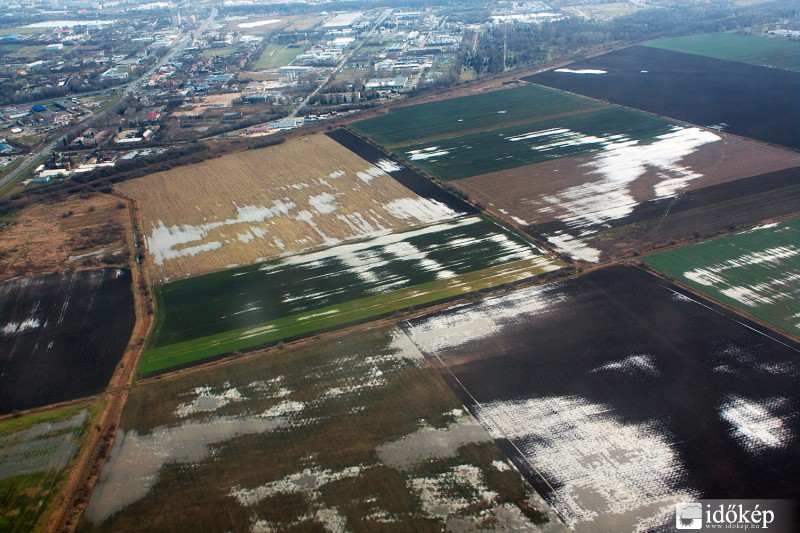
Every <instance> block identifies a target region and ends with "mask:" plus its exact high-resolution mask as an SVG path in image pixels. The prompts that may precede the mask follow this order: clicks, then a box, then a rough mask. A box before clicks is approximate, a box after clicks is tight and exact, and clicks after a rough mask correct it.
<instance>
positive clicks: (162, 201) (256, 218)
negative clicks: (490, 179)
mask: <svg viewBox="0 0 800 533" xmlns="http://www.w3.org/2000/svg"><path fill="white" fill-rule="evenodd" d="M387 163H388V161H387ZM379 164H380V162H379ZM389 170H390V171H391V170H392V169H391V168H389ZM397 170H399V168H397ZM118 189H119V190H120V191H121V192H122V193H124V194H126V195H130V196H132V197H134V198H135V199H136V200H137V201H138V202H139V203H140V205H141V211H142V215H143V227H142V230H143V233H144V235H145V237H146V238H147V245H148V250H149V252H150V254H149V260H150V261H151V262H152V264H153V265H154V267H155V268H154V269H153V272H154V275H155V277H156V278H157V279H158V280H160V281H166V280H169V279H175V278H180V277H186V276H191V275H196V274H202V273H207V272H211V271H216V270H221V269H224V268H228V267H230V266H232V265H244V264H249V263H253V262H257V261H261V260H268V259H271V258H275V257H278V256H281V255H285V254H289V253H293V252H298V251H301V250H308V249H312V248H318V247H321V246H331V245H334V244H338V243H340V242H342V241H346V240H351V239H358V238H364V237H367V236H369V235H374V234H377V233H379V232H385V231H392V230H396V229H404V228H410V227H414V226H417V225H420V224H425V223H430V222H434V221H437V220H443V219H447V218H451V217H452V216H453V214H454V212H453V211H452V210H450V209H449V208H447V207H445V206H443V205H442V204H440V203H434V202H431V201H430V200H426V199H423V198H421V197H420V196H419V195H417V194H415V193H413V192H412V191H410V190H408V189H407V188H405V187H404V186H402V185H401V184H400V183H398V182H397V181H396V180H394V179H392V177H391V176H389V175H388V174H387V173H386V172H384V171H382V170H381V169H380V168H378V167H377V166H374V165H372V164H370V163H369V162H367V161H365V160H364V159H362V158H360V157H359V156H357V155H356V154H354V153H353V152H351V151H350V150H347V149H346V148H344V147H343V146H341V145H340V144H339V143H337V142H335V141H333V140H332V139H330V138H328V137H327V136H325V135H313V136H307V137H302V138H297V139H291V140H289V141H287V142H285V143H283V144H280V145H277V146H272V147H269V148H264V149H260V150H249V151H245V152H240V153H237V154H233V155H230V156H225V157H222V158H219V159H215V160H211V161H208V162H205V163H202V164H199V165H191V166H185V167H181V168H176V169H173V170H170V171H167V172H160V173H157V174H152V175H150V176H146V177H144V178H141V179H137V180H133V181H130V182H126V183H123V184H121V185H119V186H118Z"/></svg>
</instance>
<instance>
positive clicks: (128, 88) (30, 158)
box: [0, 8, 217, 188]
mask: <svg viewBox="0 0 800 533" xmlns="http://www.w3.org/2000/svg"><path fill="white" fill-rule="evenodd" d="M216 18H217V9H216V8H213V9H212V10H211V14H210V15H209V17H208V18H207V19H206V20H205V21H204V22H203V23H202V24H201V25H200V27H199V28H198V29H197V34H198V35H202V34H203V33H204V32H205V31H206V29H207V28H208V27H209V26H210V25H211V24H212V23H213V22H214V20H215V19H216ZM189 42H190V39H189V37H188V36H181V37H180V38H179V39H178V41H177V42H176V43H175V44H174V45H172V49H171V50H170V51H169V52H168V53H167V54H166V55H164V57H162V58H161V59H159V60H158V61H157V62H156V63H155V64H154V65H153V66H152V67H150V69H149V70H147V72H145V73H144V74H142V75H141V76H139V77H138V78H136V79H135V80H133V81H132V82H130V83H128V84H126V85H123V86H122V87H120V88H119V89H121V91H120V92H119V95H118V96H117V99H116V101H115V102H114V103H116V102H119V101H121V100H123V99H125V98H127V97H128V96H130V95H131V94H133V93H134V92H135V91H137V90H139V89H141V88H142V86H143V85H144V84H145V82H146V81H147V80H148V79H149V78H150V76H151V75H152V74H153V73H154V72H155V71H156V70H158V69H159V68H161V67H162V66H164V65H165V64H167V63H169V62H170V61H172V59H173V58H174V57H175V56H176V55H178V54H179V53H181V52H183V50H184V49H185V48H186V45H187V44H189ZM112 107H113V104H112V105H110V106H109V107H108V108H106V109H105V110H104V111H101V112H100V113H99V114H97V115H95V114H91V115H89V116H88V117H86V118H85V119H84V120H82V121H80V122H78V123H77V124H75V125H74V127H76V128H77V127H79V126H81V125H82V124H85V123H87V122H89V121H91V120H95V119H97V118H100V117H102V116H103V114H105V113H109V112H110V109H111V108H112ZM61 137H62V135H57V136H56V138H55V139H54V140H51V141H50V142H49V143H47V144H46V145H44V146H43V147H41V148H39V149H37V150H35V151H34V152H33V153H32V154H29V155H27V156H25V158H24V159H23V160H22V164H20V165H19V166H18V167H17V168H15V169H14V170H12V171H11V172H10V173H9V174H8V175H7V176H5V177H3V178H2V179H0V188H2V187H5V186H6V184H8V183H11V182H12V181H14V180H15V179H17V178H18V177H19V176H20V174H22V173H23V172H25V171H26V170H28V169H29V168H30V167H31V165H32V164H33V163H34V162H36V161H38V160H39V159H40V158H42V157H44V156H46V155H48V154H49V153H50V152H52V151H53V150H54V149H55V148H56V145H58V143H59V141H60V139H61Z"/></svg>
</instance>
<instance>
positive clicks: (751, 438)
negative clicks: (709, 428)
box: [719, 395, 793, 455]
mask: <svg viewBox="0 0 800 533" xmlns="http://www.w3.org/2000/svg"><path fill="white" fill-rule="evenodd" d="M786 401H787V400H786V398H772V399H770V400H766V401H756V400H749V399H747V398H743V397H741V396H736V395H731V396H729V397H728V398H726V400H725V403H724V404H723V405H722V407H721V408H720V411H719V413H720V416H721V417H722V419H723V420H725V421H726V422H728V423H729V424H731V426H733V435H734V437H735V438H736V440H737V441H738V442H739V443H741V444H742V446H744V448H745V449H746V450H747V451H748V452H750V453H753V454H756V455H757V454H759V453H760V452H762V451H764V450H766V449H770V448H783V447H785V446H786V445H787V444H788V443H789V442H790V441H791V440H792V438H793V435H792V433H791V430H790V429H789V427H788V426H787V425H786V424H785V423H784V421H783V420H782V419H781V418H780V417H778V416H776V415H775V414H774V413H773V411H774V410H775V409H776V408H777V407H780V406H781V405H782V404H783V403H785V402H786Z"/></svg>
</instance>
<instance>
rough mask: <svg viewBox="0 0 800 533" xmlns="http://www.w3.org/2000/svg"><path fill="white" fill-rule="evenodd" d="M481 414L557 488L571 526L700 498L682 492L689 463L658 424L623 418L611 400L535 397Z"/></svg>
mask: <svg viewBox="0 0 800 533" xmlns="http://www.w3.org/2000/svg"><path fill="white" fill-rule="evenodd" d="M477 414H478V418H479V419H480V420H481V421H483V422H484V424H486V425H487V426H488V428H489V432H490V434H491V435H492V437H494V438H496V439H509V440H511V441H512V442H513V443H514V444H515V445H516V446H517V448H518V449H519V450H520V451H521V452H522V454H523V456H524V457H525V458H526V459H527V460H528V461H530V463H531V464H532V465H533V466H534V468H535V469H536V470H537V471H539V472H540V473H541V474H542V475H544V477H545V478H546V479H547V480H548V482H549V484H550V485H552V486H553V487H556V488H555V494H554V495H553V496H554V505H555V506H556V507H557V508H558V510H559V511H560V512H561V514H562V516H564V517H565V518H566V520H567V524H568V525H569V526H576V525H578V524H581V526H582V527H583V528H586V527H587V524H589V523H592V522H595V521H597V522H596V523H598V524H599V523H602V518H603V515H604V514H607V513H611V514H629V515H636V514H637V511H638V510H640V509H643V508H647V507H651V506H662V505H666V504H670V503H675V502H679V501H684V500H685V499H691V498H692V497H696V496H697V495H696V494H692V493H688V492H680V491H676V488H677V486H678V485H679V483H678V482H679V481H680V477H681V475H682V471H683V465H682V464H681V460H680V458H679V456H678V454H677V451H676V450H675V449H674V448H673V446H672V445H671V443H670V438H669V436H668V435H666V434H665V433H664V432H663V431H661V430H659V429H658V428H657V427H655V426H652V425H646V424H629V423H624V422H620V421H619V420H617V419H616V417H615V416H614V412H613V408H611V407H610V406H608V405H602V404H595V403H592V402H590V401H588V400H586V399H585V398H580V397H574V396H563V397H548V398H531V399H527V400H520V401H512V402H491V403H488V404H481V405H479V406H478V407H477ZM598 527H599V526H598Z"/></svg>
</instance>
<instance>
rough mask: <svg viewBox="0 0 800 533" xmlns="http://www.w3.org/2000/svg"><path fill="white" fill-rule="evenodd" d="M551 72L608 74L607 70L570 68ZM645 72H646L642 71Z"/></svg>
mask: <svg viewBox="0 0 800 533" xmlns="http://www.w3.org/2000/svg"><path fill="white" fill-rule="evenodd" d="M553 72H562V73H565V74H608V71H607V70H596V69H590V68H585V69H580V70H572V69H570V68H557V69H555V70H554V71H553ZM642 72H646V71H642Z"/></svg>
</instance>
